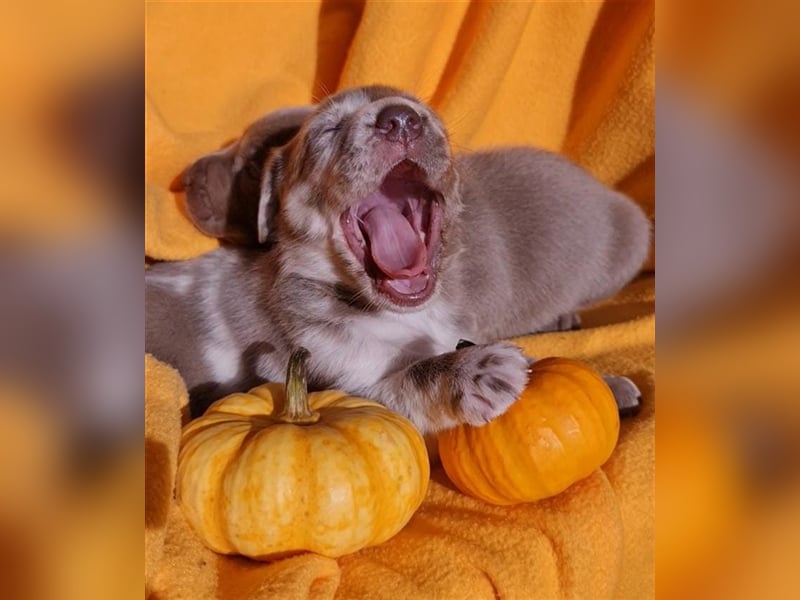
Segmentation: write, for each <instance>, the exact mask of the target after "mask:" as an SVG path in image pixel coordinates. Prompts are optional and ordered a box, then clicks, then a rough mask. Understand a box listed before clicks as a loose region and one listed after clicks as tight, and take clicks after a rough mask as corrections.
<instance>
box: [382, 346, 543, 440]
mask: <svg viewBox="0 0 800 600" xmlns="http://www.w3.org/2000/svg"><path fill="white" fill-rule="evenodd" d="M529 363H530V361H529V359H528V358H527V357H526V356H525V355H524V354H523V353H522V350H520V349H519V348H517V347H516V346H514V345H512V344H508V343H496V344H488V345H483V346H469V347H465V348H463V349H461V350H457V351H455V352H448V353H447V354H440V355H438V356H434V357H432V358H427V359H424V360H420V361H418V362H416V363H413V364H412V365H410V366H408V367H406V368H405V369H402V370H401V371H397V372H395V373H393V374H391V375H389V376H388V377H385V378H384V379H382V380H380V381H379V382H378V383H376V384H375V385H373V386H372V387H371V388H370V389H369V390H367V392H366V394H367V396H368V397H370V398H373V399H374V400H376V401H378V402H382V403H383V404H384V405H385V406H387V407H389V408H391V409H392V410H394V411H396V412H399V413H401V414H403V415H405V416H407V417H408V418H409V419H410V420H411V422H412V423H414V425H415V426H416V427H417V428H418V429H419V430H420V431H421V432H422V433H434V432H437V431H441V430H443V429H448V428H450V427H455V426H456V425H460V424H461V423H469V424H471V425H485V424H486V423H488V422H489V421H491V420H492V419H494V418H495V417H497V416H499V415H501V414H503V413H504V412H505V411H506V410H507V409H508V407H509V406H511V404H512V403H513V402H514V401H515V400H516V399H517V398H518V397H519V395H520V394H521V393H522V390H523V389H524V387H525V385H526V383H527V381H528V367H529Z"/></svg>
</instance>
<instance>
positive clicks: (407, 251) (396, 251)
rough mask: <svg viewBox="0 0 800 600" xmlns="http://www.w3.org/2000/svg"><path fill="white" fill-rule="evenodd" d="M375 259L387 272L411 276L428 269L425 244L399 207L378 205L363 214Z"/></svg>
mask: <svg viewBox="0 0 800 600" xmlns="http://www.w3.org/2000/svg"><path fill="white" fill-rule="evenodd" d="M362 223H363V224H364V229H365V230H366V233H367V235H368V236H369V248H370V253H371V254H372V260H373V261H374V262H375V264H376V265H377V267H378V268H379V269H380V270H381V271H383V273H384V274H385V275H388V276H389V277H391V278H393V279H409V278H411V277H414V276H415V275H419V274H420V273H421V272H422V270H423V269H424V268H425V259H426V258H427V256H426V250H425V244H424V243H423V242H422V240H421V239H420V238H419V234H418V233H417V232H416V231H415V230H414V228H413V227H412V226H411V224H410V223H409V222H408V220H407V219H406V218H405V217H404V216H403V215H402V214H401V213H400V212H399V211H398V209H397V208H396V207H395V206H392V205H388V206H376V207H375V208H373V209H372V210H370V211H369V212H367V213H366V214H365V215H364V216H363V217H362Z"/></svg>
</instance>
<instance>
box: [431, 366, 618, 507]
mask: <svg viewBox="0 0 800 600" xmlns="http://www.w3.org/2000/svg"><path fill="white" fill-rule="evenodd" d="M618 435H619V413H618V410H617V405H616V402H615V401H614V395H613V394H612V392H611V390H610V389H609V387H608V385H606V383H605V381H603V378H602V377H600V375H598V374H597V373H596V372H595V371H594V370H593V369H592V368H590V367H589V366H587V365H585V364H583V363H581V362H579V361H576V360H571V359H567V358H546V359H543V360H540V361H538V362H536V363H535V364H534V365H533V367H532V368H531V374H530V378H529V380H528V385H527V386H526V388H525V390H524V391H523V393H522V395H521V396H520V398H519V399H518V400H517V401H516V402H515V403H514V404H513V405H512V406H511V408H509V409H508V411H506V412H505V413H504V414H503V415H501V416H499V417H498V418H496V419H494V420H493V421H491V422H490V423H488V424H487V425H484V426H482V427H472V426H470V425H461V426H459V427H455V428H453V429H450V430H447V431H444V432H442V433H440V434H439V436H438V442H439V456H440V458H441V461H442V465H443V466H444V469H445V472H446V473H447V475H448V477H449V478H450V479H451V480H452V482H453V483H454V484H455V485H456V487H458V489H459V490H461V491H462V492H464V493H465V494H468V495H471V496H474V497H476V498H479V499H481V500H484V501H485V502H489V503H491V504H498V505H510V504H517V503H520V502H531V501H534V500H539V499H542V498H546V497H548V496H553V495H555V494H558V493H559V492H561V491H563V490H565V489H566V488H567V487H569V486H570V485H572V484H573V483H575V482H576V481H578V480H580V479H583V478H584V477H586V476H587V475H589V474H590V473H592V471H594V470H595V469H597V468H598V467H599V466H600V465H602V464H603V463H604V462H605V461H606V460H607V459H608V457H609V456H610V455H611V452H612V450H613V449H614V447H615V445H616V443H617V437H618Z"/></svg>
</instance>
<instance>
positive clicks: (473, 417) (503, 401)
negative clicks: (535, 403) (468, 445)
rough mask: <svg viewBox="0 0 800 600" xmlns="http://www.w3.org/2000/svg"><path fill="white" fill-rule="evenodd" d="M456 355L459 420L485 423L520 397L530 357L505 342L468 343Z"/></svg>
mask: <svg viewBox="0 0 800 600" xmlns="http://www.w3.org/2000/svg"><path fill="white" fill-rule="evenodd" d="M458 355H459V365H458V369H457V371H456V377H455V381H454V382H453V389H452V393H453V404H454V406H455V407H456V408H457V411H458V412H459V416H460V418H461V421H462V422H464V423H469V424H470V425H476V426H480V425H485V424H486V423H488V422H489V421H491V420H492V419H494V418H495V417H498V416H500V415H502V414H503V413H504V412H506V410H508V407H509V406H511V405H512V404H513V403H514V401H515V400H516V399H517V398H519V396H520V394H521V393H522V390H523V389H524V388H525V385H526V384H527V382H528V367H529V363H530V361H529V359H528V358H527V357H526V356H525V355H524V354H523V353H522V350H520V349H519V348H517V347H516V346H514V345H512V344H507V343H497V344H490V345H487V346H471V347H469V348H463V349H462V350H459V351H458Z"/></svg>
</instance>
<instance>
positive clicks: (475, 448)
mask: <svg viewBox="0 0 800 600" xmlns="http://www.w3.org/2000/svg"><path fill="white" fill-rule="evenodd" d="M501 417H502V415H501ZM491 425H492V424H491V423H487V424H486V425H484V427H490V426H491ZM478 429H482V428H476V429H469V430H467V431H466V432H465V433H466V440H467V444H466V446H467V449H468V451H469V452H470V453H471V454H472V455H473V456H474V457H475V460H474V461H473V464H474V465H475V467H476V468H477V469H476V470H477V473H478V475H479V477H478V478H477V481H478V482H479V485H480V487H481V488H482V489H481V490H480V493H481V495H482V496H485V497H487V498H489V499H490V501H495V502H497V501H505V499H504V498H503V496H502V495H501V494H498V492H497V490H496V489H495V488H494V485H492V483H491V482H492V479H493V478H492V475H491V468H492V464H491V463H494V462H502V457H498V456H497V447H496V445H495V444H480V443H479V444H475V443H474V440H473V436H472V435H471V434H472V433H473V432H474V431H477V430H478ZM462 431H463V430H462ZM498 458H499V459H500V460H499V461H498ZM472 480H473V481H476V479H475V478H473V479H472Z"/></svg>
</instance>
